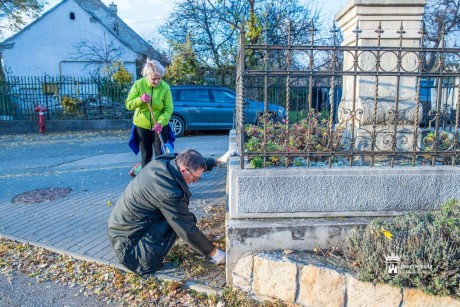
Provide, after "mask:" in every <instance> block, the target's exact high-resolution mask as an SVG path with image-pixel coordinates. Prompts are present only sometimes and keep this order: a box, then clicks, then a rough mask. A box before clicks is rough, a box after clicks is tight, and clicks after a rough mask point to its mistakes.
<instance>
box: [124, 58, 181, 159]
mask: <svg viewBox="0 0 460 307" xmlns="http://www.w3.org/2000/svg"><path fill="white" fill-rule="evenodd" d="M165 70H166V69H165V68H164V67H163V66H162V65H161V64H160V62H158V61H157V60H150V59H147V61H146V62H145V65H144V67H143V69H142V76H143V77H142V78H141V79H139V80H137V81H136V82H135V83H134V85H133V87H132V88H131V90H130V91H129V94H128V98H127V99H126V102H125V105H126V108H127V109H128V110H135V112H134V118H133V123H134V125H135V126H136V131H135V137H136V141H137V143H138V144H139V149H140V151H141V155H142V160H141V164H142V167H144V166H145V165H146V164H147V163H149V162H150V160H152V156H153V153H155V156H159V155H161V154H162V152H161V142H160V138H159V136H158V133H161V136H162V137H163V140H164V142H167V141H168V137H169V129H170V128H169V125H168V122H169V118H170V117H171V114H172V112H173V109H174V106H173V101H172V95H171V89H170V88H169V85H168V84H167V83H166V82H165V81H163V80H161V78H162V77H163V75H164V73H165ZM148 104H150V105H151V107H152V110H153V114H154V118H152V116H151V113H150V110H149V106H148ZM152 145H153V150H152Z"/></svg>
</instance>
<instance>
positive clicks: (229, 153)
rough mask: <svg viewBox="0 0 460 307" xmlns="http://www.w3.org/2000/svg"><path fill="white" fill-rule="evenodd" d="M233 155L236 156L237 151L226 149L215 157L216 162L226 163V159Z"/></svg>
mask: <svg viewBox="0 0 460 307" xmlns="http://www.w3.org/2000/svg"><path fill="white" fill-rule="evenodd" d="M233 156H238V152H236V151H235V150H229V151H227V152H226V153H225V154H224V155H223V156H221V157H219V158H217V163H219V164H220V163H227V162H228V159H229V158H230V157H233Z"/></svg>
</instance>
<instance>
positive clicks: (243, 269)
mask: <svg viewBox="0 0 460 307" xmlns="http://www.w3.org/2000/svg"><path fill="white" fill-rule="evenodd" d="M253 263H254V257H253V256H252V255H248V256H243V257H241V258H240V259H239V260H238V262H237V263H236V264H235V266H234V267H233V271H232V278H233V286H234V287H236V288H239V289H241V290H243V291H246V292H250V291H251V290H252V271H253Z"/></svg>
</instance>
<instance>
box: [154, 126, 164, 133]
mask: <svg viewBox="0 0 460 307" xmlns="http://www.w3.org/2000/svg"><path fill="white" fill-rule="evenodd" d="M152 130H153V131H155V132H156V133H160V132H161V130H163V126H162V125H161V124H155V126H153V129H152Z"/></svg>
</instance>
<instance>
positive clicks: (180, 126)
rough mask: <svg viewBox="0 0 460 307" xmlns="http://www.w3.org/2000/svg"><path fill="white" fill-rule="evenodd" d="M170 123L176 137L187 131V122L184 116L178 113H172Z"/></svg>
mask: <svg viewBox="0 0 460 307" xmlns="http://www.w3.org/2000/svg"><path fill="white" fill-rule="evenodd" d="M169 125H170V126H171V129H172V131H173V132H174V134H175V135H176V137H179V136H182V135H183V134H184V132H185V123H184V120H183V119H182V118H180V117H179V116H177V115H172V116H171V118H170V119H169Z"/></svg>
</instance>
